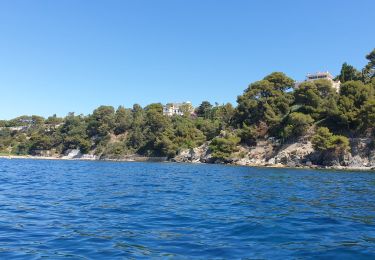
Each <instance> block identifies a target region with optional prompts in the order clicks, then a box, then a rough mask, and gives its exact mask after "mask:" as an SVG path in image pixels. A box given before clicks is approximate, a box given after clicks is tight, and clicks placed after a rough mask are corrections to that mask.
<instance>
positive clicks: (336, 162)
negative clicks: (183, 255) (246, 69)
mask: <svg viewBox="0 0 375 260" xmlns="http://www.w3.org/2000/svg"><path fill="white" fill-rule="evenodd" d="M350 141H351V142H350V144H351V151H350V152H349V153H347V154H346V155H345V156H343V157H342V158H329V160H326V161H323V162H324V164H317V163H316V161H317V157H319V155H318V154H317V153H316V151H314V149H313V146H312V144H311V142H310V141H309V140H303V139H300V140H298V141H296V142H293V143H288V144H284V145H277V144H275V143H274V142H273V141H272V140H264V141H259V142H258V143H257V145H256V146H252V147H248V146H239V149H238V151H237V152H236V153H234V154H233V156H232V157H231V158H230V159H229V160H228V161H225V162H224V161H221V160H216V159H214V158H212V154H211V151H210V148H209V142H206V143H204V144H203V145H201V146H199V147H196V148H192V149H184V150H181V151H180V152H179V153H178V154H177V155H176V156H175V157H173V158H167V157H147V156H140V155H137V154H131V155H126V156H121V157H101V156H97V155H93V154H82V153H81V152H80V151H79V150H78V149H73V150H69V151H67V152H66V153H65V154H64V155H57V154H52V155H51V154H49V153H48V152H46V153H44V154H40V155H8V156H7V155H2V156H0V158H6V159H43V160H81V161H115V162H175V163H208V164H227V165H238V166H250V167H273V168H307V169H336V170H370V171H374V170H375V150H372V149H369V148H368V147H369V145H368V144H369V142H370V139H366V138H362V139H360V138H356V139H351V140H350Z"/></svg>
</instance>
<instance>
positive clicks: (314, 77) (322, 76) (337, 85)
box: [294, 71, 341, 92]
mask: <svg viewBox="0 0 375 260" xmlns="http://www.w3.org/2000/svg"><path fill="white" fill-rule="evenodd" d="M318 79H326V80H328V81H330V82H331V83H332V87H333V88H334V89H335V90H336V92H339V91H340V85H341V82H340V81H335V80H334V77H333V76H332V74H331V73H329V72H328V71H326V72H317V73H313V74H312V73H309V74H307V75H306V79H305V81H304V82H307V81H314V80H318ZM301 83H302V82H296V83H295V86H294V87H295V88H298V86H299V85H300V84H301Z"/></svg>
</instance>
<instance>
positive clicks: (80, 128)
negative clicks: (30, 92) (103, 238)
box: [0, 49, 375, 161]
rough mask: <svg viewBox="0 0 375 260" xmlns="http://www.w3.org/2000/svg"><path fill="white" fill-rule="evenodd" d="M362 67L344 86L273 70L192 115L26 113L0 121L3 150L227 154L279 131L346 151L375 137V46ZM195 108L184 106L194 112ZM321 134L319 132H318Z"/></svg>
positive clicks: (348, 71)
mask: <svg viewBox="0 0 375 260" xmlns="http://www.w3.org/2000/svg"><path fill="white" fill-rule="evenodd" d="M366 59H367V60H368V63H367V65H366V66H365V67H364V68H363V69H362V70H357V69H356V68H354V67H353V66H351V65H349V64H347V63H344V64H343V65H342V69H341V72H340V75H338V76H337V77H336V79H337V80H340V81H341V83H342V84H341V87H340V91H339V92H336V90H335V89H334V88H333V87H332V83H331V82H330V81H328V80H324V79H320V80H315V81H306V82H303V83H301V84H299V86H298V87H296V88H295V87H294V84H295V81H294V80H293V79H291V78H290V77H288V76H286V75H285V74H284V73H281V72H274V73H271V74H270V75H268V76H266V77H264V78H263V79H262V80H260V81H256V82H254V83H252V84H250V85H249V87H248V88H247V89H246V90H245V91H244V93H243V94H242V95H240V96H238V99H237V103H238V105H237V107H233V106H232V105H231V104H229V103H228V104H223V105H219V104H215V105H212V104H211V103H210V102H208V101H203V102H202V103H201V104H200V105H199V106H198V107H197V108H196V110H195V114H194V115H190V113H185V114H184V115H183V116H177V115H176V116H172V117H168V116H165V115H163V112H162V111H163V107H162V105H161V104H150V105H148V106H146V107H141V106H140V105H137V104H135V105H134V106H133V107H132V108H125V107H122V106H120V107H118V108H117V109H115V108H113V107H112V106H100V107H98V108H97V109H95V110H94V111H93V113H92V114H90V115H87V116H84V115H75V114H74V113H69V114H68V115H67V116H66V117H64V118H59V117H57V116H56V115H54V116H51V117H49V118H42V117H39V116H21V117H18V118H15V119H12V120H8V121H5V120H3V121H0V153H3V154H4V153H6V154H9V153H13V154H34V155H37V154H41V153H43V152H45V151H49V153H50V154H51V153H52V154H63V153H65V152H66V151H68V150H69V149H80V150H81V151H82V153H93V154H96V155H100V156H102V157H105V158H120V157H121V156H124V155H128V154H139V155H145V156H166V157H173V156H175V155H176V154H177V153H178V151H180V150H181V149H184V148H194V147H197V146H200V145H202V144H203V143H205V142H207V141H211V142H210V146H209V147H210V149H211V150H212V156H213V158H217V159H221V160H223V161H226V160H228V159H229V158H230V156H231V154H232V153H234V152H236V151H237V150H238V149H237V147H238V145H239V144H242V145H247V146H253V145H255V144H256V143H257V141H259V140H265V139H269V138H271V137H272V138H273V139H276V140H279V141H280V142H281V143H283V142H286V141H290V140H294V139H297V138H299V137H301V136H310V137H311V139H312V142H313V144H314V147H315V149H316V150H317V151H321V152H324V153H327V152H330V153H340V154H341V153H344V152H345V151H347V150H348V149H349V141H348V139H347V138H346V137H360V136H367V137H372V138H373V137H374V129H375V49H374V50H373V51H372V52H371V53H369V54H368V55H367V56H366ZM189 109H190V108H186V111H189ZM314 133H315V134H314Z"/></svg>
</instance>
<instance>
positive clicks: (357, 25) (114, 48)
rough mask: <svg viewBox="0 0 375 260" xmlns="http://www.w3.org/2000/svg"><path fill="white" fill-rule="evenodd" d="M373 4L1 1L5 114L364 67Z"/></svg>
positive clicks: (206, 93)
mask: <svg viewBox="0 0 375 260" xmlns="http://www.w3.org/2000/svg"><path fill="white" fill-rule="evenodd" d="M374 10H375V1H374V0H367V1H366V0H352V1H343V0H336V1H333V0H332V1H316V0H314V1H292V0H289V1H286V0H283V1H278V0H274V1H251V0H243V1H239V0H226V1H224V0H147V1H146V0H133V1H126V0H118V1H115V0H102V1H94V0H87V1H84V0H64V1H62V0H61V1H55V0H39V1H37V0H35V1H27V0H24V1H20V0H1V1H0V90H1V92H0V93H1V96H0V97H1V101H0V118H1V119H10V118H13V117H16V116H19V115H23V114H29V115H31V114H38V115H42V116H48V115H52V114H54V113H56V114H57V115H59V116H65V115H66V114H67V113H68V112H70V111H74V112H76V113H84V114H88V113H90V112H91V111H92V110H93V109H94V108H96V107H98V106H99V105H113V106H115V107H117V106H118V105H124V106H126V107H131V106H132V104H134V103H139V104H141V105H147V104H149V103H152V102H162V103H166V102H171V101H185V100H190V101H192V102H193V104H194V105H197V104H199V103H200V102H201V101H202V100H209V101H211V102H215V101H217V102H219V103H224V102H232V103H233V104H235V102H236V97H237V95H239V94H241V93H242V92H243V90H244V89H245V88H246V87H247V85H248V84H249V83H251V82H253V81H256V80H258V79H261V78H263V77H264V76H265V75H267V74H268V73H270V72H272V71H283V72H285V73H286V74H287V75H289V76H291V77H292V78H294V79H296V80H301V79H303V78H304V76H305V74H306V73H307V72H315V71H323V70H328V71H330V72H332V73H333V74H337V73H338V72H339V70H340V67H341V64H342V63H343V62H345V61H346V62H348V63H350V64H352V65H354V66H356V67H358V68H362V66H363V65H364V64H365V62H366V60H365V58H364V56H365V55H366V54H367V53H369V52H370V51H371V50H372V49H373V48H374V47H375V27H374V21H375V11H374Z"/></svg>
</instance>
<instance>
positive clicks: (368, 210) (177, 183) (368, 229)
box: [0, 159, 375, 259]
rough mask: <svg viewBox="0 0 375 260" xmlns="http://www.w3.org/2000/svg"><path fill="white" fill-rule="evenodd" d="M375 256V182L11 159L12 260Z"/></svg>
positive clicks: (2, 166) (2, 177)
mask: <svg viewBox="0 0 375 260" xmlns="http://www.w3.org/2000/svg"><path fill="white" fill-rule="evenodd" d="M44 257H47V258H53V259H56V258H61V259H103V258H110V259H117V258H118V259H123V258H137V259H138V258H178V259H181V258H182V259H190V258H204V259H207V258H227V259H235V258H251V259H253V258H257V259H264V258H266V259H269V258H273V259H274V258H277V259H287V258H293V259H296V258H297V259H298V258H303V259H306V258H325V259H331V258H336V259H347V258H352V259H371V258H372V259H374V258H375V173H369V172H367V173H366V172H335V171H312V170H290V169H260V168H247V167H230V166H219V165H187V164H167V163H108V162H80V161H39V160H21V159H20V160H18V159H17V160H5V159H2V160H0V259H9V258H12V259H13V258H22V259H39V258H44Z"/></svg>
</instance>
